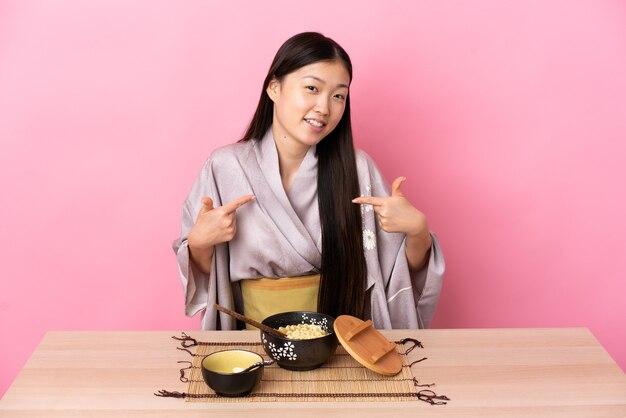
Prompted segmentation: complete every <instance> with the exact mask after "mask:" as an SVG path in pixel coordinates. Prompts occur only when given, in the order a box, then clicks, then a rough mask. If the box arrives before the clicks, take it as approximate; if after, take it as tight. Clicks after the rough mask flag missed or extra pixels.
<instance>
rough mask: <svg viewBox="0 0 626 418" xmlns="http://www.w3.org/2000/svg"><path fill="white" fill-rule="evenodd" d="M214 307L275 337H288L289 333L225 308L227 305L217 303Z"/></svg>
mask: <svg viewBox="0 0 626 418" xmlns="http://www.w3.org/2000/svg"><path fill="white" fill-rule="evenodd" d="M213 307H214V308H215V309H217V310H218V311H221V312H224V313H225V314H228V315H230V316H232V317H233V318H236V319H238V320H240V321H243V322H245V323H246V324H250V325H252V326H253V327H256V328H258V329H260V330H263V331H265V332H267V333H268V334H272V335H273V336H274V337H280V338H287V334H285V333H283V332H280V331H279V330H277V329H274V328H272V327H268V326H267V325H264V324H262V323H260V322H257V321H255V320H254V319H250V318H248V317H247V316H243V315H241V314H239V313H237V312H235V311H231V310H230V309H228V308H225V307H223V306H221V305H218V304H217V303H216V304H214V305H213Z"/></svg>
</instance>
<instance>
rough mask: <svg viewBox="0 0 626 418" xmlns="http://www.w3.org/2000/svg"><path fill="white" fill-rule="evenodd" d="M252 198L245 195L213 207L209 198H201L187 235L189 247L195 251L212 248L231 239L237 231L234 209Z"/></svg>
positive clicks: (252, 197) (252, 198)
mask: <svg viewBox="0 0 626 418" xmlns="http://www.w3.org/2000/svg"><path fill="white" fill-rule="evenodd" d="M252 200H254V196H253V195H246V196H242V197H240V198H239V199H235V200H233V201H232V202H229V203H227V204H225V205H223V206H218V207H213V200H212V199H211V198H209V197H205V198H203V199H202V208H200V212H199V213H198V217H197V218H196V223H195V224H194V225H193V227H192V228H191V231H189V235H188V236H187V243H188V245H189V248H190V249H192V250H196V251H206V250H212V248H213V246H215V245H216V244H220V243H222V242H227V241H230V240H232V239H233V238H234V237H235V233H236V232H237V225H236V222H235V211H236V210H237V209H238V208H239V207H241V206H243V205H245V204H246V203H248V202H250V201H252Z"/></svg>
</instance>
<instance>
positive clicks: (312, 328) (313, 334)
mask: <svg viewBox="0 0 626 418" xmlns="http://www.w3.org/2000/svg"><path fill="white" fill-rule="evenodd" d="M278 330H279V331H280V332H282V333H285V334H287V338H288V339H290V340H310V339H312V338H319V337H323V336H325V335H328V332H326V331H324V330H323V329H322V327H320V326H319V325H313V324H297V325H287V326H286V327H280V328H278Z"/></svg>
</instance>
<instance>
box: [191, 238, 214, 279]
mask: <svg viewBox="0 0 626 418" xmlns="http://www.w3.org/2000/svg"><path fill="white" fill-rule="evenodd" d="M187 246H188V248H189V259H190V260H191V262H192V263H194V264H195V265H196V266H197V267H198V268H199V269H200V270H202V272H203V273H205V274H211V264H212V262H213V252H214V250H215V247H213V246H211V247H207V248H194V247H193V246H191V245H189V243H187Z"/></svg>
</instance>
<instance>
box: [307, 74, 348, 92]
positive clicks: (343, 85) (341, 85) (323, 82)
mask: <svg viewBox="0 0 626 418" xmlns="http://www.w3.org/2000/svg"><path fill="white" fill-rule="evenodd" d="M302 78H303V79H304V78H312V79H313V80H317V81H319V82H320V83H322V84H326V81H324V80H322V79H321V78H319V77H316V76H314V75H305V76H304V77H302ZM337 87H344V88H347V89H349V88H350V87H349V86H348V85H346V84H343V83H339V84H337Z"/></svg>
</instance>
